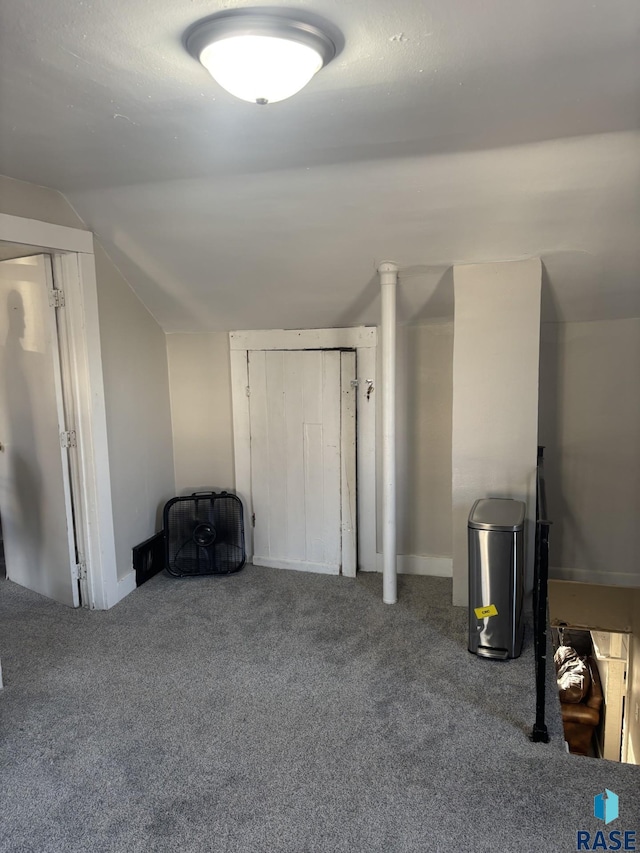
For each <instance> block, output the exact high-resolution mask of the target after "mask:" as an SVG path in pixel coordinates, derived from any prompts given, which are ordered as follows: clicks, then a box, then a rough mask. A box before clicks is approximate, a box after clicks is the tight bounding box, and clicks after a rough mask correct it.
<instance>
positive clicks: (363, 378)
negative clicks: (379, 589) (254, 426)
mask: <svg viewBox="0 0 640 853" xmlns="http://www.w3.org/2000/svg"><path fill="white" fill-rule="evenodd" d="M377 337H378V330H377V328H376V327H375V326H356V327H352V328H347V329H268V330H255V331H235V332H230V333H229V352H230V359H231V402H232V413H233V443H234V466H235V482H236V491H237V493H238V496H239V497H240V498H241V500H242V502H243V505H244V511H245V518H246V519H251V517H252V515H253V511H254V510H253V504H252V496H251V431H250V419H249V397H248V394H247V389H248V387H249V373H248V354H249V352H251V351H254V350H304V349H314V350H317V349H322V350H331V349H339V350H354V351H355V353H356V380H357V383H358V384H357V386H356V411H357V415H356V472H357V473H356V477H357V488H356V513H357V531H358V536H357V538H358V545H357V553H358V569H360V571H368V572H375V571H376V568H377V566H376V401H375V388H376V346H377ZM347 501H348V498H347V496H346V495H345V494H344V493H343V495H342V505H343V508H345V503H346V502H347ZM351 505H352V504H351ZM245 546H246V550H247V559H249V560H250V559H251V558H252V557H253V527H252V525H251V523H248V524H247V525H246V530H245ZM348 574H352V573H351V571H349V572H348Z"/></svg>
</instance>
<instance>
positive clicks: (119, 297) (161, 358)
mask: <svg viewBox="0 0 640 853" xmlns="http://www.w3.org/2000/svg"><path fill="white" fill-rule="evenodd" d="M95 253H96V275H97V282H98V310H99V319H100V342H101V346H102V373H103V376H104V393H105V405H106V414H107V438H108V443H109V462H110V465H111V495H112V499H113V524H114V530H115V539H116V560H117V564H118V577H119V578H122V577H124V576H125V575H126V574H127V573H128V572H130V571H131V548H132V547H133V546H134V545H137V544H138V543H140V542H142V541H144V540H145V539H147V538H148V537H149V536H151V535H152V534H153V533H155V532H157V531H158V530H160V529H161V528H162V518H161V510H162V507H163V506H164V504H165V503H166V501H167V500H169V498H171V497H173V495H174V494H175V481H174V471H173V439H172V435H171V412H170V403H169V379H168V368H167V348H166V338H165V334H164V332H163V331H162V329H161V328H160V326H158V324H157V323H156V321H155V320H154V319H153V317H152V316H151V314H149V312H148V311H147V310H146V308H145V307H144V305H143V304H142V302H140V300H139V299H138V297H137V296H136V295H135V294H134V292H133V291H132V290H131V288H130V287H129V285H128V284H127V283H126V281H125V280H124V279H123V278H122V276H121V275H120V273H119V272H118V270H117V269H116V268H115V267H114V266H113V264H112V263H111V261H110V260H109V258H108V257H107V255H106V254H105V252H104V250H103V249H102V248H101V246H99V245H96V250H95Z"/></svg>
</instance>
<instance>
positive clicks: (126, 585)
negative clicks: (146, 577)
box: [109, 571, 136, 607]
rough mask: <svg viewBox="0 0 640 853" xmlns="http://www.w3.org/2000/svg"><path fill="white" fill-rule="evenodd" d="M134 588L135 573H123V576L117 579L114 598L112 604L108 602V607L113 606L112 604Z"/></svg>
mask: <svg viewBox="0 0 640 853" xmlns="http://www.w3.org/2000/svg"><path fill="white" fill-rule="evenodd" d="M135 588H136V573H135V572H133V571H132V572H129V574H128V575H125V576H124V577H123V578H120V579H119V580H118V588H117V590H116V600H115V601H114V602H113V604H110V605H109V606H110V607H113V606H114V604H117V603H118V602H119V601H122V599H123V598H126V597H127V596H128V595H129V593H130V592H133V591H134V589H135Z"/></svg>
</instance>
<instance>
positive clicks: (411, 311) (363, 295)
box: [335, 264, 453, 328]
mask: <svg viewBox="0 0 640 853" xmlns="http://www.w3.org/2000/svg"><path fill="white" fill-rule="evenodd" d="M396 313H397V318H398V323H399V324H401V325H405V324H411V325H422V324H423V323H428V322H430V321H432V320H435V319H443V318H447V319H448V318H452V317H453V267H447V266H444V265H437V266H429V265H427V264H419V265H414V266H409V267H401V268H400V271H399V273H398V289H397V306H396ZM360 323H365V324H371V323H374V324H375V325H379V323H380V278H379V276H378V274H377V272H376V273H375V274H374V275H373V276H372V277H371V278H370V279H369V281H368V282H367V283H366V285H365V286H364V288H363V289H362V290H361V291H360V292H359V294H358V296H357V297H356V298H355V299H354V300H353V301H352V302H351V303H350V304H349V305H348V306H347V307H346V308H345V310H344V311H343V312H342V313H341V314H340V315H339V316H338V317H337V318H336V323H335V325H336V327H338V328H341V327H349V326H355V325H359V324H360Z"/></svg>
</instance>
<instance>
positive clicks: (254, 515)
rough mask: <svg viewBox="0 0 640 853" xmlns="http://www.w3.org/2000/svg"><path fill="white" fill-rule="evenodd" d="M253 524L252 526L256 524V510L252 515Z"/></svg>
mask: <svg viewBox="0 0 640 853" xmlns="http://www.w3.org/2000/svg"><path fill="white" fill-rule="evenodd" d="M251 526H252V527H255V526H256V514H255V512H254V513H253V515H252V516H251Z"/></svg>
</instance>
